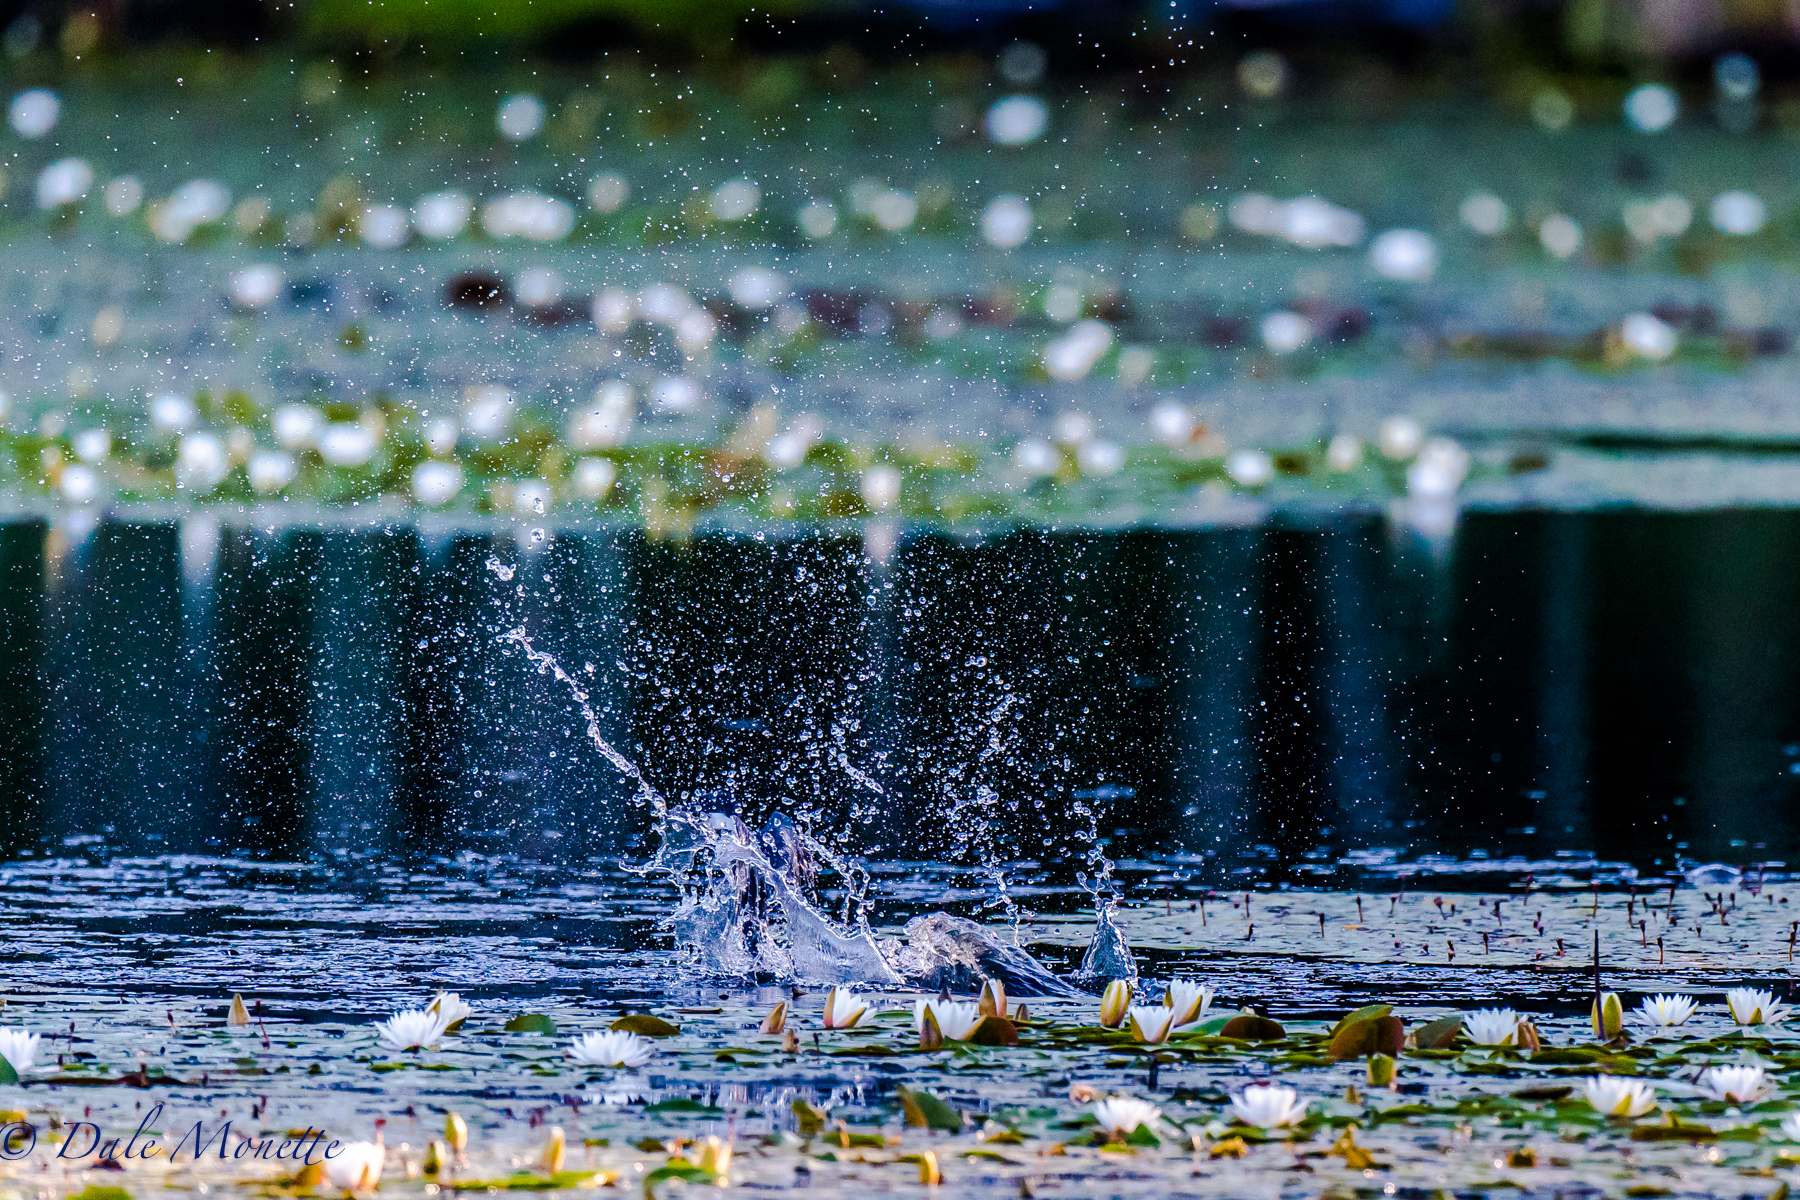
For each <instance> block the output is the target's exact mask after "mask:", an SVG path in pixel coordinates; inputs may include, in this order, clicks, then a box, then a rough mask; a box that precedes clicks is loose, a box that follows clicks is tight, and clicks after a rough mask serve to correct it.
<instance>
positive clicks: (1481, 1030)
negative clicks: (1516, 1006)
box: [1463, 1008, 1519, 1046]
mask: <svg viewBox="0 0 1800 1200" xmlns="http://www.w3.org/2000/svg"><path fill="white" fill-rule="evenodd" d="M1463 1032H1464V1033H1467V1034H1468V1035H1469V1040H1470V1041H1471V1042H1474V1043H1475V1044H1476V1045H1477V1046H1510V1045H1512V1044H1513V1040H1514V1038H1516V1037H1517V1036H1518V1033H1519V1014H1518V1013H1516V1012H1514V1011H1513V1010H1512V1009H1510V1008H1482V1009H1477V1010H1476V1011H1474V1012H1472V1013H1469V1014H1468V1015H1466V1016H1465V1017H1463Z"/></svg>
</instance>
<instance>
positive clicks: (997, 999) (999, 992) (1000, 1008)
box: [977, 979, 1006, 1017]
mask: <svg viewBox="0 0 1800 1200" xmlns="http://www.w3.org/2000/svg"><path fill="white" fill-rule="evenodd" d="M977 1003H978V1005H979V1007H980V1009H981V1015H982V1016H984V1017H1004V1016H1005V1015H1006V985H1005V984H1004V983H1002V982H1001V981H1000V980H998V979H989V980H986V981H984V982H983V983H982V985H981V995H980V996H979V997H977Z"/></svg>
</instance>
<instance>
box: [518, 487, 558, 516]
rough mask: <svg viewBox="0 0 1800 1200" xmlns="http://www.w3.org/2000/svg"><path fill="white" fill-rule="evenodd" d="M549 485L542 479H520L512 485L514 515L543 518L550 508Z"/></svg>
mask: <svg viewBox="0 0 1800 1200" xmlns="http://www.w3.org/2000/svg"><path fill="white" fill-rule="evenodd" d="M551 499H552V496H551V492H550V485H549V484H547V483H545V482H544V481H543V480H542V479H521V480H519V482H517V483H515V484H514V485H513V494H512V507H513V511H514V512H516V513H532V514H533V515H535V516H540V517H541V516H543V515H544V512H545V510H546V509H548V508H549V507H550V502H551Z"/></svg>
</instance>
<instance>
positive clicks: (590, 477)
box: [575, 458, 619, 500]
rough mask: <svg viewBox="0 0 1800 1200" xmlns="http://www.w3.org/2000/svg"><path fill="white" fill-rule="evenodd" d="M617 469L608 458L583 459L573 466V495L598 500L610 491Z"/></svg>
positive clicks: (616, 475) (617, 473) (617, 472)
mask: <svg viewBox="0 0 1800 1200" xmlns="http://www.w3.org/2000/svg"><path fill="white" fill-rule="evenodd" d="M618 478H619V468H618V465H617V464H616V463H614V462H613V460H612V459H610V458H584V459H582V460H581V461H580V462H577V463H576V464H575V494H576V495H578V496H581V497H582V498H583V499H587V500H598V499H600V497H602V496H604V495H606V493H607V492H609V491H611V490H612V485H613V484H614V483H615V482H616V481H617V480H618Z"/></svg>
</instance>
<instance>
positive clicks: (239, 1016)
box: [225, 992, 250, 1025]
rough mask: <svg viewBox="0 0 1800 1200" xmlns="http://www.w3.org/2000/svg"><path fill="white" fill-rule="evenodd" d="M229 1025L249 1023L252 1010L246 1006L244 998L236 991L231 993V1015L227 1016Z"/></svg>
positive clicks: (226, 1020) (226, 1019)
mask: <svg viewBox="0 0 1800 1200" xmlns="http://www.w3.org/2000/svg"><path fill="white" fill-rule="evenodd" d="M225 1023H226V1024H227V1025H248V1024H249V1023H250V1010H249V1009H247V1008H245V1007H244V998H243V997H242V996H240V995H238V994H237V993H236V992H233V993H232V994H231V1015H230V1016H229V1017H226V1018H225Z"/></svg>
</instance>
